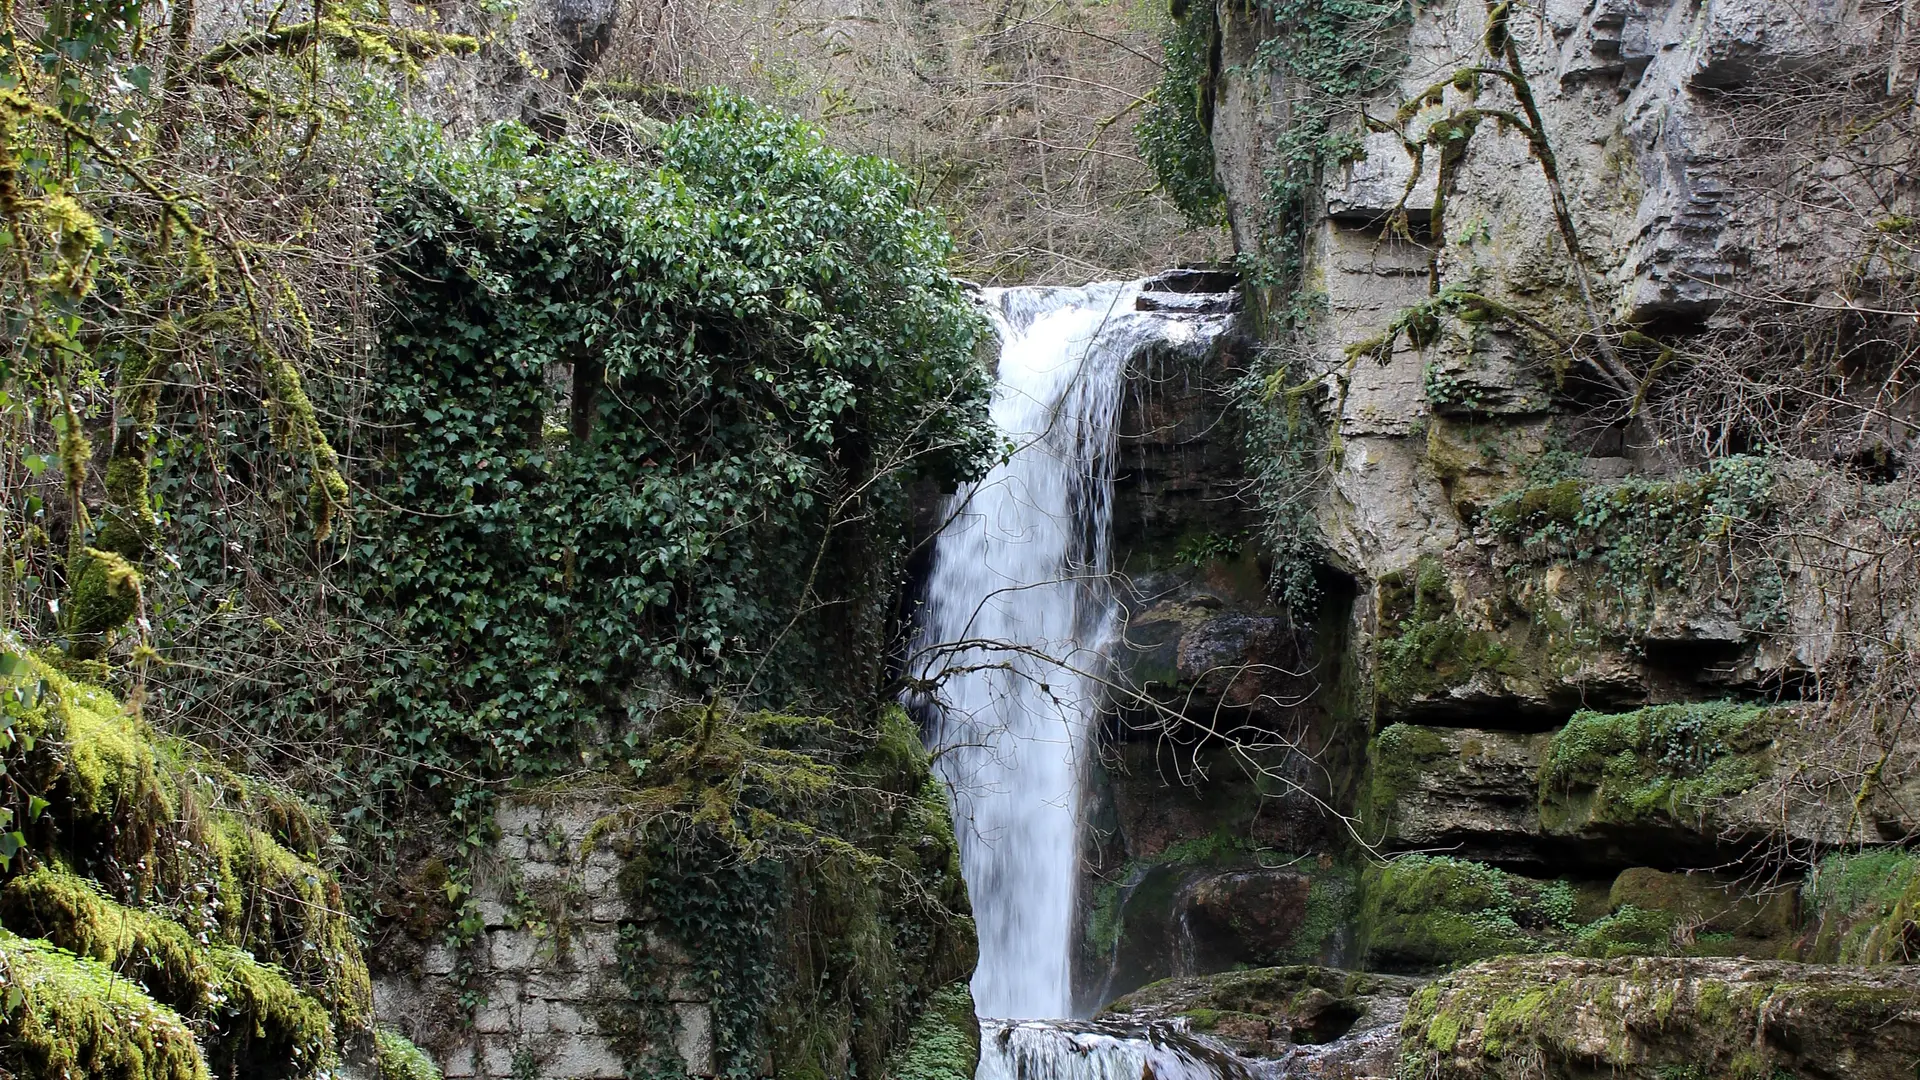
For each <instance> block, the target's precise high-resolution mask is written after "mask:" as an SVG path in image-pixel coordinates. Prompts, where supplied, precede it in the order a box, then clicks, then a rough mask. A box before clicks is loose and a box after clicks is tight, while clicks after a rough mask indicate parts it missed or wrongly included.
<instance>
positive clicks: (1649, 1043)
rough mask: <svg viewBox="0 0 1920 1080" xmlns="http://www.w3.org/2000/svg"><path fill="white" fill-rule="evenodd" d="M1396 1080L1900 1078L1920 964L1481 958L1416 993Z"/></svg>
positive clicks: (1904, 1073) (1917, 1048)
mask: <svg viewBox="0 0 1920 1080" xmlns="http://www.w3.org/2000/svg"><path fill="white" fill-rule="evenodd" d="M1401 1037H1402V1057H1401V1076H1402V1078H1403V1080H1496V1078H1497V1080H1520V1078H1522V1077H1525V1078H1528V1080H1573V1078H1576V1077H1580V1078H1584V1077H1591V1076H1598V1075H1605V1076H1610V1077H1618V1078H1622V1080H1678V1078H1686V1080H1693V1078H1705V1077H1714V1078H1722V1077H1724V1078H1728V1080H1774V1078H1776V1077H1783V1076H1792V1077H1796V1078H1802V1080H1827V1078H1833V1080H1840V1078H1843V1077H1844V1078H1846V1080H1908V1078H1910V1077H1911V1076H1912V1075H1913V1063H1914V1062H1915V1061H1916V1060H1920V971H1915V970H1913V969H1904V968H1902V969H1895V968H1879V969H1859V968H1843V967H1820V966H1811V965H1800V964H1787V963H1779V962H1771V961H1751V960H1730V959H1676V958H1646V957H1642V958H1632V959H1615V960H1579V959H1573V958H1570V957H1564V956H1539V957H1508V958H1504V959H1499V960H1489V961H1486V962H1483V963H1479V964H1475V965H1474V966H1472V967H1469V968H1466V969H1464V970H1461V971H1458V972H1455V973H1453V974H1452V975H1449V976H1446V977H1444V978H1442V979H1440V980H1438V981H1436V982H1434V983H1432V984H1430V985H1428V986H1426V987H1424V988H1422V989H1421V990H1419V991H1418V992H1416V993H1415V994H1414V995H1413V998H1412V1001H1411V1004H1410V1006H1409V1007H1408V1010H1407V1016H1406V1020H1405V1022H1404V1025H1403V1026H1402V1029H1401Z"/></svg>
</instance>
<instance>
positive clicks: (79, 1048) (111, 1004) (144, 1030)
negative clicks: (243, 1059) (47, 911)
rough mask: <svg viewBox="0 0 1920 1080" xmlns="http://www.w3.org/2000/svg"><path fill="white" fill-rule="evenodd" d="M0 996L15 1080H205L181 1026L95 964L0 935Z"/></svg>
mask: <svg viewBox="0 0 1920 1080" xmlns="http://www.w3.org/2000/svg"><path fill="white" fill-rule="evenodd" d="M0 997H3V998H4V1003H5V1008H4V1009H0V1068H5V1069H6V1070H7V1071H8V1073H9V1074H11V1075H13V1076H18V1077H22V1078H29V1077H32V1078H39V1077H48V1078H52V1077H81V1076H85V1077H90V1078H97V1080H209V1076H210V1073H209V1072H208V1069H207V1062H206V1059H205V1058H204V1057H202V1056H201V1053H200V1047H199V1044H198V1043H197V1042H196V1041H195V1040H194V1036H193V1030H192V1029H191V1028H190V1027H188V1026H187V1023H186V1021H185V1020H183V1019H181V1017H180V1015H179V1014H178V1013H176V1012H174V1011H173V1010H172V1009H169V1008H167V1007H166V1006H164V1005H161V1004H158V1003H157V1002H155V1001H154V1000H153V999H152V998H151V997H148V996H147V995H146V994H145V993H143V992H142V991H141V990H140V987H139V985H138V984H136V983H134V982H132V981H130V980H128V979H127V978H125V977H123V976H121V975H119V974H117V973H116V972H115V971H114V970H113V969H112V968H109V967H107V966H106V965H105V964H102V963H100V962H99V961H97V960H90V959H86V958H83V957H77V956H74V955H73V954H72V953H69V952H66V951H64V950H61V949H57V948H55V947H53V946H51V945H48V944H47V943H45V942H42V941H34V940H31V939H28V938H22V937H19V936H18V935H15V934H12V933H9V932H8V931H6V930H0Z"/></svg>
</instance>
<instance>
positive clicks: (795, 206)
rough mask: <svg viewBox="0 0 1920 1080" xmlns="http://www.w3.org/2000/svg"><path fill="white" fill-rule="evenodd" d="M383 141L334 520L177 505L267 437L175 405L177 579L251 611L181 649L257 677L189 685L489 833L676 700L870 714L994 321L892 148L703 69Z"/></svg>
mask: <svg viewBox="0 0 1920 1080" xmlns="http://www.w3.org/2000/svg"><path fill="white" fill-rule="evenodd" d="M374 149H375V151H376V152H377V153H378V154H379V155H380V157H379V158H377V159H376V161H375V162H374V163H373V164H374V167H375V170H376V190H377V191H378V200H377V203H376V208H377V210H378V213H379V231H378V233H377V236H378V243H379V246H380V247H381V249H383V250H386V251H388V252H390V253H391V254H390V255H389V256H388V261H387V267H388V279H389V280H390V281H391V282H392V283H393V285H392V286H391V295H390V297H389V299H390V307H389V308H388V309H387V310H388V311H389V313H390V314H389V315H388V316H387V318H386V319H385V322H384V327H383V330H382V333H381V335H380V338H379V340H378V342H377V343H375V344H376V347H375V350H374V353H373V358H372V360H371V361H370V363H369V371H368V377H367V381H366V382H365V383H359V384H356V383H341V384H334V385H330V386H328V387H325V388H321V389H322V390H324V392H325V393H327V394H328V395H329V397H328V398H327V399H326V402H325V407H326V408H327V409H328V410H329V411H334V412H339V413H345V414H348V415H352V416H354V417H355V421H356V426H355V427H354V428H353V429H352V431H353V438H354V439H355V440H356V445H357V446H359V447H360V448H362V452H363V453H364V454H365V455H366V456H367V458H368V459H369V464H367V465H366V466H363V467H362V468H361V469H360V470H359V471H358V472H357V473H356V474H355V477H354V478H355V480H356V481H357V482H358V483H360V484H363V485H365V487H366V490H367V496H366V499H367V503H368V507H369V508H368V509H367V510H366V512H364V513H363V514H361V515H359V516H358V518H357V520H356V530H355V533H354V535H353V536H351V537H349V538H338V537H337V538H335V539H334V540H332V541H329V542H327V543H325V544H322V545H319V546H318V547H310V546H309V545H313V544H315V543H316V541H317V537H315V536H314V535H313V534H312V533H311V532H306V533H302V534H296V543H294V544H291V545H284V546H283V545H279V544H273V543H270V542H269V541H271V537H263V538H261V539H260V540H255V539H254V537H252V536H248V537H247V539H246V543H247V544H248V546H249V548H250V551H251V553H253V554H254V556H255V558H256V559H259V560H260V561H259V562H258V563H256V564H255V565H256V566H273V567H280V568H282V569H283V573H281V574H275V575H270V576H269V577H268V580H264V581H263V580H261V579H260V576H259V575H258V574H257V573H253V572H248V571H247V570H246V569H245V568H242V567H236V566H234V565H233V561H232V559H231V556H230V550H229V548H228V547H227V546H226V545H227V543H229V542H230V541H231V540H232V539H233V537H234V535H235V532H236V531H238V530H251V529H256V528H259V527H260V523H258V522H255V521H237V522H223V521H222V520H221V519H220V518H219V517H218V516H217V515H208V516H209V517H211V518H212V520H213V521H214V522H216V523H220V524H222V525H223V526H224V528H225V529H227V530H229V531H228V532H227V533H226V535H225V536H223V535H222V534H221V532H220V531H219V530H214V529H207V528H205V527H204V525H205V524H206V523H207V521H208V517H198V516H196V517H193V518H190V517H189V515H190V514H192V515H201V514H205V513H207V511H206V510H203V509H202V508H210V507H211V506H213V505H216V496H217V490H216V488H217V485H218V483H219V481H220V478H221V476H220V470H219V465H220V464H221V463H222V462H223V461H225V462H235V461H236V460H239V461H245V462H246V463H247V464H248V466H249V467H256V466H254V463H256V462H260V461H261V458H260V457H259V456H258V455H257V453H256V452H253V451H255V450H257V448H259V447H262V446H264V445H265V440H266V439H267V438H268V436H269V433H268V432H266V431H263V430H260V429H258V428H247V427H244V426H242V427H238V428H237V429H236V435H237V436H238V438H236V439H235V440H234V442H235V443H236V444H240V443H244V444H246V445H248V446H249V448H250V451H249V453H248V454H247V455H246V456H245V457H241V456H240V455H238V454H235V453H232V452H229V453H227V454H225V455H223V456H222V457H218V458H208V457H206V456H203V452H202V444H200V443H199V442H198V441H196V440H194V439H192V438H191V437H190V435H189V433H188V432H187V431H184V430H182V428H181V427H180V426H174V427H172V428H170V429H169V430H168V432H167V437H166V438H164V440H163V445H164V447H165V449H166V451H167V452H166V453H165V454H164V455H163V457H164V467H163V468H162V470H161V474H162V482H161V484H160V485H159V486H160V487H161V488H162V489H163V490H164V491H165V493H166V495H167V497H168V499H169V500H170V502H171V503H172V504H174V505H177V506H179V507H180V508H181V509H180V510H179V511H177V513H176V518H175V521H176V523H177V524H178V525H180V526H181V528H180V531H179V533H178V534H177V536H176V537H175V539H174V541H173V542H174V544H175V545H176V550H177V551H178V552H179V555H178V557H179V559H180V561H181V572H180V574H179V575H178V576H177V577H176V578H175V580H176V581H177V582H179V584H180V585H181V586H182V589H181V591H180V592H179V593H176V594H173V596H172V598H173V599H174V600H175V601H176V602H178V603H181V604H182V605H183V606H187V607H190V608H192V609H198V610H207V609H209V608H213V609H216V611H217V609H218V606H219V605H220V604H221V603H223V602H231V603H232V604H233V605H234V606H235V607H236V608H238V609H240V610H239V612H236V617H222V616H221V615H220V614H216V616H215V617H213V618H208V619H202V620H199V621H197V622H189V621H187V620H185V619H181V620H178V621H177V622H174V623H170V624H169V625H168V627H167V629H168V631H169V633H168V636H167V638H166V644H167V645H168V646H169V647H170V648H171V649H173V650H176V651H177V653H176V654H188V655H190V654H192V653H196V652H198V653H203V654H216V655H239V656H245V657H247V658H248V663H249V665H250V671H251V672H252V673H253V676H254V677H253V678H252V679H249V680H235V679H232V678H230V677H227V676H226V674H225V673H214V672H209V673H206V674H204V675H202V674H199V673H193V672H185V673H180V674H178V675H177V676H176V678H177V680H178V681H177V682H176V683H175V685H176V687H178V688H180V689H181V690H185V691H187V692H188V693H190V694H191V695H192V696H193V698H194V699H195V700H197V701H198V702H200V703H202V705H201V707H203V708H207V709H217V710H219V711H220V712H221V713H222V714H224V715H225V716H228V717H232V718H234V719H233V725H234V727H235V728H237V729H238V730H237V731H235V732H234V740H235V741H236V742H242V743H243V744H244V745H246V746H248V747H249V749H250V750H251V751H252V752H253V753H256V754H259V755H261V756H262V757H264V758H265V759H266V760H267V762H268V764H270V765H271V766H272V767H274V768H279V769H286V768H297V769H302V770H311V773H312V775H310V776H309V777H308V778H307V779H306V780H305V781H303V783H305V784H307V785H308V786H312V787H316V788H320V789H322V790H327V791H331V792H332V793H333V795H334V797H335V798H336V799H337V800H338V801H339V804H340V806H341V807H342V809H343V812H344V813H346V814H347V815H349V817H350V819H353V818H358V819H359V820H361V821H362V823H363V824H367V825H369V826H374V827H376V828H382V829H384V828H386V827H387V824H386V822H385V820H384V819H385V818H386V816H387V815H389V814H391V813H392V812H393V811H394V810H395V809H396V807H397V806H398V805H401V804H404V803H405V801H406V798H407V795H406V793H407V792H409V791H411V790H416V789H418V788H426V789H428V790H429V791H430V792H436V794H434V795H433V801H434V803H435V805H436V806H437V807H438V808H439V809H440V810H442V811H443V812H447V813H450V814H451V815H452V817H453V818H454V827H455V830H456V832H458V833H460V834H461V835H463V836H466V837H467V838H468V839H469V840H470V841H471V842H473V843H480V842H484V833H485V824H486V821H487V820H488V816H489V812H488V809H487V806H488V803H487V798H486V792H487V790H488V785H489V783H490V782H492V781H494V780H498V779H503V778H508V777H530V776H539V775H543V774H551V773H557V772H564V771H567V770H571V769H577V768H579V767H580V766H581V765H583V764H586V765H600V764H610V763H618V764H627V763H628V759H629V758H633V757H636V756H637V754H638V752H637V751H635V752H633V753H629V752H628V751H629V750H630V749H631V748H630V747H629V746H628V743H627V742H626V741H625V740H627V739H629V738H631V737H632V736H633V735H634V732H635V731H637V730H638V729H640V728H643V727H644V726H645V725H646V724H647V723H648V722H649V718H650V717H652V716H653V715H655V714H656V713H657V712H658V711H659V710H661V709H662V708H666V707H671V706H676V705H677V704H679V703H682V702H686V701H689V700H707V701H713V700H716V699H724V700H727V701H737V702H742V703H746V702H756V701H757V702H772V703H778V704H781V705H799V706H804V707H807V708H809V709H814V708H817V709H820V710H823V711H824V710H828V709H832V710H836V711H838V710H847V711H849V712H851V713H854V714H864V713H866V712H869V711H870V710H871V707H872V705H873V702H874V699H875V697H876V695H878V694H880V693H882V692H883V687H884V682H885V667H884V666H885V663H886V658H887V650H888V646H889V641H890V637H889V635H890V634H891V633H892V632H893V629H894V628H893V625H892V619H893V618H894V611H893V607H892V601H891V598H892V596H893V593H894V590H895V588H896V586H897V582H898V576H899V574H900V572H901V562H900V560H901V559H902V558H903V556H904V526H905V521H906V511H907V491H908V489H909V487H910V486H911V485H914V484H916V483H921V482H927V483H931V484H935V485H941V484H951V483H954V482H957V481H958V480H960V479H962V478H964V477H967V476H969V475H972V472H973V470H974V469H976V468H977V464H978V462H979V460H980V456H981V454H982V453H983V452H984V450H985V447H986V440H987V432H988V430H989V428H988V424H987V422H986V415H985V407H986V390H987V382H986V375H985V371H984V368H983V367H982V366H981V365H980V364H979V362H978V360H977V358H976V347H977V345H978V344H979V343H980V341H981V340H982V336H983V334H984V326H983V324H982V322H981V320H980V319H979V317H978V316H977V315H976V314H975V312H974V310H973V306H972V304H971V303H970V302H969V301H968V299H967V298H966V296H965V295H964V293H963V291H962V286H961V285H960V283H959V282H957V281H956V280H955V279H954V278H953V277H951V276H950V274H949V273H948V271H947V269H946V265H945V264H946V257H947V254H948V250H949V242H948V240H947V237H946V234H945V233H944V231H943V230H942V229H941V227H940V224H939V222H938V221H937V220H936V219H935V218H934V217H932V216H931V215H929V214H928V213H926V212H924V211H922V210H920V209H917V208H916V207H915V205H914V193H913V189H912V185H911V183H910V182H909V180H908V179H907V178H906V177H905V175H904V174H903V173H902V172H901V171H899V170H898V169H897V168H895V167H894V166H892V165H891V164H889V163H886V162H883V161H880V160H878V159H873V158H864V157H857V156H853V155H848V154H843V153H840V152H838V151H834V150H832V149H830V148H828V147H827V146H826V145H825V144H824V142H823V140H822V139H821V136H820V135H819V133H818V132H817V131H815V130H813V129H811V128H809V127H807V126H805V125H803V124H800V123H798V122H796V121H793V120H791V119H789V118H786V117H783V116H780V115H777V114H773V113H770V112H767V111H765V110H762V109H759V108H758V107H756V106H753V105H751V104H750V103H747V102H745V101H744V100H740V99H737V98H731V97H724V96H715V97H713V98H710V99H708V100H707V101H706V102H705V103H704V105H702V106H700V107H699V108H698V109H697V110H696V111H695V112H694V113H693V114H692V115H689V116H687V117H684V118H683V119H681V120H680V121H678V122H676V123H673V124H671V125H666V126H664V128H663V130H662V131H661V133H660V135H659V138H658V142H657V144H656V145H655V146H654V147H653V148H652V149H650V150H648V151H647V152H646V153H645V154H643V155H637V156H635V157H633V158H630V159H622V160H614V159H610V158H605V157H599V156H596V155H594V154H592V153H589V152H588V151H586V150H583V149H578V148H573V147H568V146H564V145H557V144H551V143H547V142H544V141H542V140H540V139H539V138H538V137H536V136H535V135H534V134H533V133H532V132H531V131H529V130H528V129H526V128H523V127H520V126H518V125H511V124H509V125H504V126H500V127H496V128H493V129H490V130H488V131H486V132H484V133H483V134H481V135H480V136H478V137H477V138H475V139H473V140H472V141H466V142H461V141H449V140H448V139H447V138H445V137H443V136H442V135H440V134H439V133H438V132H437V131H435V130H433V129H431V128H429V127H426V126H424V125H412V124H406V123H396V124H395V126H394V127H393V128H391V129H390V130H389V132H388V134H387V135H385V136H384V137H383V139H382V140H381V141H380V142H379V143H378V144H377V145H376V146H375V147H374ZM316 392H317V393H318V392H320V390H317V391H316ZM356 394H357V395H360V397H359V398H358V400H356V398H355V396H354V395H356ZM256 475H258V474H257V473H256ZM265 479H268V480H273V479H274V478H273V477H272V476H270V475H269V476H268V477H265ZM289 494H291V493H289ZM189 526H192V527H189ZM307 551H317V552H318V553H319V558H320V560H324V567H325V568H324V570H322V568H321V566H319V565H315V562H313V561H308V560H309V559H311V558H313V557H312V556H308V555H306V554H304V553H305V552H307ZM316 561H318V560H316ZM316 591H318V592H321V593H323V594H324V595H325V596H326V597H327V600H326V604H325V606H324V607H323V608H320V609H318V610H315V609H314V608H313V606H312V605H311V604H310V603H308V602H307V601H306V600H305V598H306V597H310V596H312V595H314V594H315V592H316ZM223 598H230V600H228V599H223ZM240 612H246V613H247V616H246V617H238V616H239V613H240ZM822 670H832V671H834V672H836V673H839V677H836V678H835V679H832V680H826V679H821V678H819V672H820V671H822ZM316 672H317V673H319V674H318V677H316V675H315V673H316ZM642 764H644V762H642Z"/></svg>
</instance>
